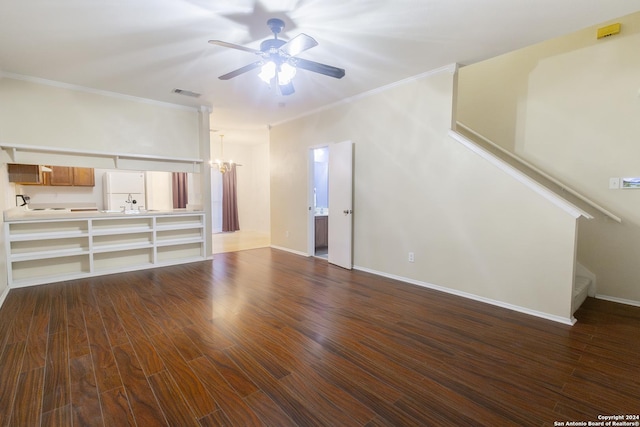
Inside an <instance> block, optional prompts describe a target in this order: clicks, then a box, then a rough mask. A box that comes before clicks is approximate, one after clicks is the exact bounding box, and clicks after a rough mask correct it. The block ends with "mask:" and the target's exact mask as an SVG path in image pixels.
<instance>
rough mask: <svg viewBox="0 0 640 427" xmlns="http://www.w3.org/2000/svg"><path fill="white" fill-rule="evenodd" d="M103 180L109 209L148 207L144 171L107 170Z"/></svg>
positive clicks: (126, 209)
mask: <svg viewBox="0 0 640 427" xmlns="http://www.w3.org/2000/svg"><path fill="white" fill-rule="evenodd" d="M103 180H104V181H103V191H104V204H105V208H106V209H107V210H118V211H121V210H125V211H131V210H133V211H135V210H140V209H146V200H145V183H144V173H143V172H107V173H105V174H104V178H103Z"/></svg>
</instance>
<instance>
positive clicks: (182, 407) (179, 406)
mask: <svg viewBox="0 0 640 427" xmlns="http://www.w3.org/2000/svg"><path fill="white" fill-rule="evenodd" d="M149 382H150V383H151V387H152V388H153V390H154V391H155V395H156V397H157V399H158V403H160V406H162V408H163V409H164V411H163V412H164V414H165V416H166V417H167V421H168V423H169V425H170V426H181V427H182V426H184V427H188V426H198V425H199V423H198V420H197V419H196V417H194V415H193V413H192V412H191V410H190V409H189V405H187V402H185V400H184V398H183V396H182V394H180V391H179V388H178V386H177V384H176V383H175V381H174V380H173V378H171V376H170V375H169V374H168V373H167V371H160V372H158V373H157V374H154V375H151V376H150V377H149Z"/></svg>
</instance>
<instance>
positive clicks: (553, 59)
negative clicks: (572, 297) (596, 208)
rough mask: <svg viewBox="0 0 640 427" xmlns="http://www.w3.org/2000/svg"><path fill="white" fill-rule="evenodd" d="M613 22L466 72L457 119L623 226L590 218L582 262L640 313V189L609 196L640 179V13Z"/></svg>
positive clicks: (584, 225) (600, 287)
mask: <svg viewBox="0 0 640 427" xmlns="http://www.w3.org/2000/svg"><path fill="white" fill-rule="evenodd" d="M612 22H620V23H621V24H622V31H621V33H620V34H619V35H616V36H611V37H607V38H604V39H600V40H597V39H596V29H597V28H598V27H601V26H604V25H606V24H609V23H611V22H605V23H602V25H598V26H595V27H591V28H587V29H585V30H583V31H579V32H577V33H574V34H571V35H569V36H565V37H562V38H558V39H554V40H550V41H547V42H544V43H541V44H538V45H535V46H532V47H529V48H526V49H522V50H520V51H517V52H513V53H510V54H507V55H503V56H500V57H497V58H494V59H491V60H487V61H484V62H481V63H477V64H473V65H470V66H467V67H463V68H461V69H460V72H459V81H458V103H457V120H458V121H460V122H462V123H464V124H465V125H466V126H468V127H469V128H471V129H473V130H474V131H476V132H478V133H480V134H482V135H484V136H486V137H487V138H489V139H491V140H492V141H494V142H496V143H498V144H499V145H501V146H502V147H504V148H506V149H508V150H511V151H513V152H515V153H516V154H517V155H518V156H520V157H522V158H524V159H525V160H527V161H528V162H530V163H532V164H534V165H536V166H537V167H538V168H540V169H542V170H544V171H545V172H547V173H549V174H550V175H552V176H555V177H556V178H557V179H559V180H560V181H562V182H565V183H566V184H567V185H569V186H570V187H572V188H574V189H576V190H577V191H579V192H580V193H582V194H584V195H586V196H587V197H589V198H590V199H592V200H594V201H596V202H597V203H598V204H600V205H602V206H604V207H605V208H607V209H608V210H610V211H611V212H613V213H614V214H616V215H618V216H620V217H621V218H622V219H623V221H622V223H617V222H614V221H611V220H609V219H607V218H606V217H604V216H603V215H600V214H597V212H590V213H592V214H593V215H594V216H595V219H593V220H588V221H587V220H584V219H581V220H580V223H579V238H578V254H577V257H578V261H579V262H581V263H582V264H584V265H585V266H587V267H588V268H589V270H591V271H593V272H594V273H595V275H596V276H597V279H598V280H597V290H596V292H597V294H598V295H599V296H600V297H603V298H607V299H612V300H616V301H620V302H626V303H630V304H638V305H640V262H638V261H639V260H640V244H639V242H640V190H622V189H610V188H609V178H611V177H635V176H640V163H638V160H637V159H638V158H640V144H638V136H639V135H640V120H639V118H640V92H639V90H640V81H639V80H638V75H640V55H638V54H637V52H638V46H640V13H636V14H633V15H629V16H626V17H622V18H620V19H618V20H614V21H612Z"/></svg>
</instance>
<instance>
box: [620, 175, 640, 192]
mask: <svg viewBox="0 0 640 427" xmlns="http://www.w3.org/2000/svg"><path fill="white" fill-rule="evenodd" d="M620 188H626V189H631V188H636V189H640V177H635V178H621V179H620Z"/></svg>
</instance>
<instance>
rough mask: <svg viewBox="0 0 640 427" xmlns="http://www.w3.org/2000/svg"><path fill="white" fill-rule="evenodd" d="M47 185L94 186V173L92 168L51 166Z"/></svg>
mask: <svg viewBox="0 0 640 427" xmlns="http://www.w3.org/2000/svg"><path fill="white" fill-rule="evenodd" d="M51 170H52V172H51V173H50V174H49V179H48V185H53V186H76V187H93V186H95V173H94V170H93V168H76V167H68V166H51Z"/></svg>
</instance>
